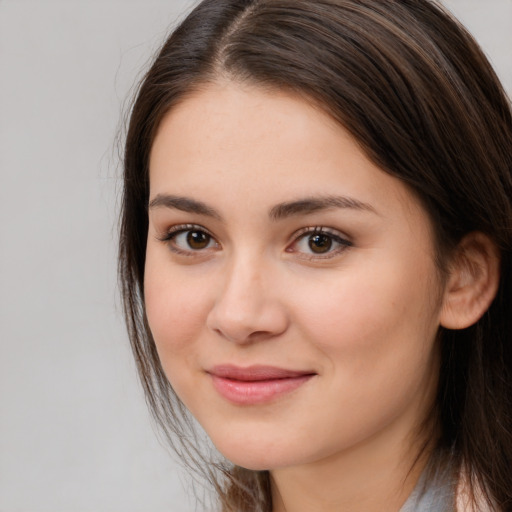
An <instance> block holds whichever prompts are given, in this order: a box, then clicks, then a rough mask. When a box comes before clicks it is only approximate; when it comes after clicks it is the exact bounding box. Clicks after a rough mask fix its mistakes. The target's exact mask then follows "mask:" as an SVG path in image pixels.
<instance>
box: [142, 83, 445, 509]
mask: <svg viewBox="0 0 512 512" xmlns="http://www.w3.org/2000/svg"><path fill="white" fill-rule="evenodd" d="M169 195H171V196H174V197H176V196H177V197H186V198H188V199H191V200H193V201H196V202H201V203H204V206H205V207H204V208H203V210H201V211H199V210H197V208H195V211H183V209H190V204H191V203H190V201H189V202H188V203H187V202H184V201H183V200H182V201H181V202H176V201H174V202H171V203H172V204H170V203H169V201H167V203H166V201H165V200H162V197H165V196H169ZM333 196H336V197H345V198H347V197H348V198H350V199H351V201H352V202H350V203H349V204H350V205H352V206H350V205H349V206H347V204H345V205H344V207H339V205H338V206H332V205H331V206H330V207H326V208H320V209H318V210H315V211H295V212H294V213H293V214H290V212H288V215H285V216H281V217H280V218H278V219H276V218H273V217H272V215H269V212H272V211H273V212H274V214H275V213H276V205H280V204H282V203H290V202H294V201H297V200H300V199H304V198H316V199H318V198H325V197H330V198H332V197H333ZM356 202H357V204H358V205H359V206H358V207H354V204H356ZM151 203H152V204H151ZM150 204H151V206H150V208H149V231H148V243H147V255H146V271H145V303H146V309H147V316H148V320H149V325H150V327H151V331H152V333H153V336H154V339H155V343H156V345H157V349H158V353H159V356H160V358H161V361H162V365H163V368H164V370H165V372H166V374H167V376H168V378H169V380H170V382H171V384H172V386H173V388H174V390H175V391H176V393H177V394H178V396H179V397H180V399H181V400H182V401H183V402H184V403H185V405H186V406H187V407H188V409H189V410H190V411H191V412H192V414H193V415H194V416H195V417H196V418H197V419H198V421H199V422H200V423H201V425H202V426H203V427H204V429H205V430H206V432H207V433H208V435H209V436H210V438H211V439H212V441H213V443H214V444H215V445H216V447H217V448H218V449H219V451H220V452H221V453H222V454H223V455H224V456H226V457H227V458H228V459H230V460H231V461H233V462H234V463H236V464H238V465H241V466H243V467H246V468H250V469H269V470H270V471H271V477H272V485H273V496H274V503H275V507H274V510H275V512H282V511H285V510H286V511H287V512H307V511H318V510H322V511H326V512H328V511H331V510H333V511H334V510H336V511H339V510H347V511H354V512H355V511H363V510H364V511H367V512H368V511H370V512H371V511H373V510H375V511H377V510H378V511H380V512H382V511H388V510H389V511H397V510H399V508H400V506H401V505H402V504H403V503H404V502H405V501H406V499H407V497H408V495H409V494H410V492H411V490H412V488H413V487H414V485H415V483H416V481H417V479H418V477H419V474H420V473H421V470H422V468H423V466H424V459H423V458H420V460H419V462H418V463H417V464H414V461H415V458H416V456H417V454H418V451H419V449H420V447H421V445H422V444H423V443H424V441H425V438H424V436H422V435H421V434H419V432H420V425H421V424H422V423H423V422H424V420H425V419H426V418H427V416H428V413H429V411H430V407H431V406H432V403H433V401H434V396H435V391H436V383H437V378H438V374H439V361H438V359H439V357H438V347H437V344H436V333H437V331H438V327H439V325H440V316H441V312H442V310H443V301H444V298H445V289H444V284H443V283H442V282H441V280H440V277H439V272H438V270H437V268H436V265H435V262H434V245H433V236H432V229H431V224H430V221H429V218H428V216H427V214H426V213H425V211H424V210H423V208H422V207H421V205H420V204H419V202H418V200H417V199H416V198H415V196H414V195H413V194H412V193H411V192H410V191H409V190H408V189H407V187H406V186H405V185H404V184H402V183H401V182H400V181H399V180H397V179H395V178H393V177H391V176H390V175H388V174H386V173H384V172H383V171H382V170H380V169H379V168H378V167H376V166H375V165H374V164H373V163H372V162H371V161H370V160H369V159H368V158H367V157H366V156H365V155H364V153H363V152H362V151H361V149H360V148H359V146H358V145H357V144H356V143H355V142H354V140H353V139H352V138H351V137H350V136H349V135H348V133H347V132H346V131H345V130H344V129H343V128H342V127H341V126H340V125H338V124H337V123H335V122H334V121H333V120H332V119H331V118H330V117H329V116H327V115H326V114H325V113H323V112H322V111H320V110H319V109H317V108H315V107H314V106H312V105H311V104H309V103H307V102H306V101H305V100H304V99H303V98H299V97H296V96H294V95H291V94H289V93H285V92H277V91H274V92H269V91H264V90H262V89H258V88H256V87H251V86H247V85H244V86H241V85H238V84H234V83H231V82H227V81H224V82H219V83H215V84H209V85H207V86H205V87H204V88H203V89H201V91H199V92H196V93H195V94H194V95H192V96H189V97H188V98H187V99H186V100H184V101H183V102H182V103H181V104H179V105H178V106H176V107H175V108H173V110H171V111H170V113H168V114H167V116H166V117H165V118H164V120H163V122H162V123H161V125H160V127H159V130H158V133H157V136H156V138H155V141H154V144H153V147H152V151H151V158H150ZM361 205H363V206H361ZM206 207H207V208H206ZM299 210H300V209H299ZM280 211H281V213H282V212H283V208H281V210H280ZM274 217H275V215H274ZM188 225H193V227H192V228H191V227H190V226H188ZM180 226H181V227H180ZM315 227H322V228H325V229H326V230H328V233H327V237H331V238H330V240H331V242H332V245H331V248H330V249H329V250H328V251H327V252H326V253H322V254H318V253H315V252H313V251H312V249H311V248H310V245H308V242H309V240H310V233H309V234H308V233H306V234H305V233H304V232H303V231H304V229H310V230H311V229H314V228H315ZM176 228H178V229H182V230H183V229H189V231H188V232H181V233H180V234H178V235H174V237H171V239H167V240H164V239H165V238H169V237H168V236H167V235H168V233H169V231H171V230H172V229H176ZM190 229H192V231H196V232H197V231H200V230H202V232H206V233H207V234H208V237H211V238H208V237H207V238H205V239H203V241H204V240H206V241H207V243H206V245H205V246H204V247H202V246H201V247H200V248H197V246H194V247H196V248H191V246H190V245H188V243H187V235H188V234H190ZM301 230H302V231H301ZM308 237H309V238H308ZM340 240H343V242H340ZM345 240H346V242H345ZM228 363H229V364H234V365H237V366H241V367H246V366H249V365H255V364H262V365H272V366H278V367H281V368H286V369H293V370H302V371H309V372H312V373H314V374H315V375H314V377H312V378H311V379H309V380H308V381H307V382H306V383H305V384H303V385H302V386H300V387H299V388H298V389H296V390H295V391H293V392H291V393H288V394H285V395H283V396H279V397H277V398H276V399H275V400H271V401H270V402H268V403H263V404H257V405H237V404H233V403H231V402H230V401H228V400H226V399H225V398H224V397H223V396H221V395H220V394H219V393H218V392H217V391H216V390H215V388H214V386H213V384H212V379H211V376H210V375H209V373H208V370H209V369H211V368H212V367H213V366H215V365H221V364H228ZM411 467H412V470H411Z"/></svg>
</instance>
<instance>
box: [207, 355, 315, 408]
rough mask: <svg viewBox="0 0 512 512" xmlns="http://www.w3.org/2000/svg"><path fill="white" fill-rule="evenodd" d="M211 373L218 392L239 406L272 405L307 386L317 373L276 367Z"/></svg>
mask: <svg viewBox="0 0 512 512" xmlns="http://www.w3.org/2000/svg"><path fill="white" fill-rule="evenodd" d="M207 373H209V374H210V375H211V377H212V382H213V386H214V388H215V389H216V390H217V392H218V393H219V394H220V395H221V396H223V397H224V398H226V399H227V400H229V401H230V402H233V403H235V404H237V405H256V404H263V403H266V402H270V401H272V400H274V399H276V398H277V397H279V396H281V395H284V394H287V393H290V392H292V391H294V390H295V389H297V388H298V387H300V386H301V385H302V384H304V383H306V382H307V381H308V380H309V379H310V378H311V377H313V376H314V375H316V374H315V373H314V372H304V371H295V370H286V369H284V368H276V367H273V366H250V367H246V368H241V367H238V366H232V365H222V366H215V367H214V368H212V369H211V370H209V371H208V372H207Z"/></svg>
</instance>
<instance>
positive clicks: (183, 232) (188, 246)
mask: <svg viewBox="0 0 512 512" xmlns="http://www.w3.org/2000/svg"><path fill="white" fill-rule="evenodd" d="M160 240H161V241H162V242H166V243H167V244H168V245H169V248H170V249H171V251H173V252H176V253H178V254H185V255H192V254H193V253H196V252H201V251H205V250H208V249H217V248H219V243H218V242H217V241H216V240H215V238H214V237H213V236H212V235H211V234H210V233H208V231H206V230H205V229H204V228H202V227H201V226H195V225H190V224H187V225H182V226H173V227H172V228H171V229H170V230H169V232H168V233H166V234H165V235H164V236H163V237H162V238H160Z"/></svg>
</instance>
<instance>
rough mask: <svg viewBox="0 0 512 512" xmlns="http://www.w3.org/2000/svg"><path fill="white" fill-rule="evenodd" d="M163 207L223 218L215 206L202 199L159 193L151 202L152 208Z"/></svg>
mask: <svg viewBox="0 0 512 512" xmlns="http://www.w3.org/2000/svg"><path fill="white" fill-rule="evenodd" d="M162 207H163V208H172V209H175V210H181V211H182V212H187V213H195V214H197V215H205V216H206V217H213V218H214V219H217V220H222V216H221V215H220V213H219V212H217V211H216V210H215V209H214V208H212V207H211V206H208V205H207V204H206V203H203V202H202V201H196V200H195V199H191V198H189V197H182V196H172V195H167V194H158V195H156V196H155V198H154V199H152V200H151V201H150V203H149V209H150V210H151V209H153V208H162Z"/></svg>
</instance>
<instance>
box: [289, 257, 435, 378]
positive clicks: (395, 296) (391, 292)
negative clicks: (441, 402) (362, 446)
mask: <svg viewBox="0 0 512 512" xmlns="http://www.w3.org/2000/svg"><path fill="white" fill-rule="evenodd" d="M431 272H432V269H431V268H430V267H429V268H428V269H427V268H425V269H424V272H423V273H421V272H420V273H418V266H414V265H410V266H401V267H396V266H393V265H388V266H386V265H383V264H382V262H381V264H380V265H376V266H372V265H369V264H368V265H365V266H364V269H363V270H362V271H361V272H355V271H351V272H350V273H347V274H346V275H345V274H344V273H343V272H340V274H339V276H338V278H337V279H331V280H330V281H329V282H325V283H323V286H318V285H315V286H308V285H307V283H305V286H304V289H303V293H302V294H298V295H297V297H298V298H297V299H296V309H297V311H300V313H299V314H298V316H299V317H300V318H302V321H300V325H301V326H302V329H303V330H304V331H305V335H306V336H307V337H309V338H310V339H314V340H315V344H316V345H317V347H318V348H319V349H320V350H322V351H323V352H324V353H325V354H326V355H327V356H328V357H329V358H331V359H334V361H333V365H334V364H335V365H337V366H338V367H339V365H340V364H341V365H343V366H344V363H345V362H346V365H347V368H346V371H347V372H348V371H349V372H351V373H352V374H354V373H361V372H366V371H369V370H372V369H374V368H375V367H377V366H379V365H383V364H391V365H393V366H394V367H399V365H400V364H402V363H403V362H404V361H406V360H407V358H408V357H411V355H412V356H413V357H416V356H417V354H418V352H422V353H424V351H428V350H429V348H430V347H431V344H432V342H433V339H434V337H435V333H436V331H437V324H438V321H437V314H438V309H439V305H437V304H435V301H434V300H432V296H433V295H435V293H436V291H435V288H434V287H433V286H432V285H431V283H430V282H429V279H428V276H429V275H432V273H431ZM412 283H413V284H412ZM301 297H302V300H301Z"/></svg>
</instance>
